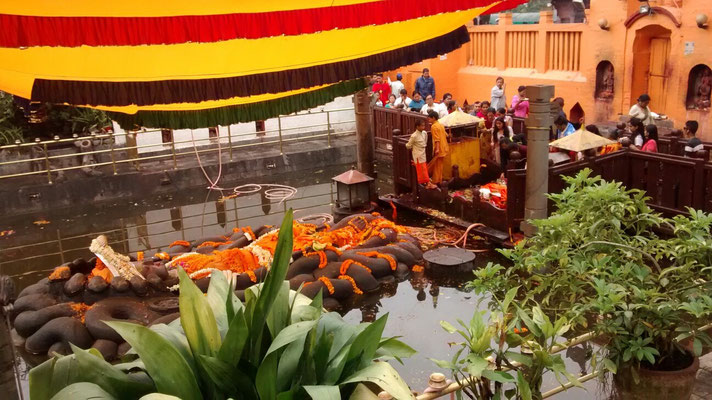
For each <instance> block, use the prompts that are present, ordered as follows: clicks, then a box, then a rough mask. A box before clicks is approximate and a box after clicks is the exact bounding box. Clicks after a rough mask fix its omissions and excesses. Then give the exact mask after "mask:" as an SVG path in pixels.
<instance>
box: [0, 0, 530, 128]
mask: <svg viewBox="0 0 712 400" xmlns="http://www.w3.org/2000/svg"><path fill="white" fill-rule="evenodd" d="M525 2H526V0H430V1H411V0H301V1H294V0H267V1H247V0H203V1H196V0H171V1H165V0H120V1H116V0H72V1H57V0H33V1H19V0H10V1H3V2H0V26H2V27H3V28H2V29H1V30H0V60H2V63H0V90H2V91H5V92H8V93H12V94H13V95H16V96H19V97H22V98H25V99H29V100H31V101H39V102H51V103H58V104H69V105H75V106H87V107H93V108H98V109H102V110H105V111H110V112H112V117H113V118H115V119H116V120H118V121H119V122H120V123H121V124H123V125H125V126H126V125H129V126H128V127H132V126H134V125H139V126H151V127H163V128H197V127H204V126H214V125H226V124H230V123H235V122H244V121H254V120H259V119H266V118H269V117H273V116H276V115H279V114H285V113H291V112H294V111H298V110H302V109H306V108H310V107H314V106H316V105H319V104H324V103H326V102H328V101H330V100H332V99H333V98H335V97H338V96H343V95H347V94H351V93H354V92H356V91H358V90H359V89H361V88H363V87H365V82H364V80H363V79H362V78H361V77H363V76H365V75H368V74H372V73H374V72H377V71H387V70H392V69H395V68H398V67H401V66H404V65H408V64H412V63H414V62H417V61H421V60H423V59H427V58H431V57H434V56H436V55H438V54H445V53H447V52H450V51H452V50H454V49H456V48H458V47H459V46H461V45H462V44H463V43H465V42H467V41H468V40H469V35H468V33H467V30H466V29H465V28H464V27H463V24H465V23H466V22H468V21H470V20H472V19H473V18H474V17H476V16H477V15H480V14H482V13H494V12H499V11H502V10H505V9H507V8H511V7H514V6H516V5H518V4H520V3H525Z"/></svg>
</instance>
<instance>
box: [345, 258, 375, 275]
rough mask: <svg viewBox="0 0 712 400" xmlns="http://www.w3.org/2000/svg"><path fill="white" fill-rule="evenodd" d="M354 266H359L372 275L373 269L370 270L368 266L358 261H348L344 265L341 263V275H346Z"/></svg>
mask: <svg viewBox="0 0 712 400" xmlns="http://www.w3.org/2000/svg"><path fill="white" fill-rule="evenodd" d="M352 265H358V266H359V267H361V268H363V269H365V270H366V271H368V273H369V274H370V273H371V268H368V267H367V266H365V265H363V264H361V263H360V262H358V261H354V260H346V261H344V262H343V263H341V268H340V269H339V273H340V274H341V275H346V271H348V270H349V267H351V266H352Z"/></svg>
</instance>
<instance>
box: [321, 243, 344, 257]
mask: <svg viewBox="0 0 712 400" xmlns="http://www.w3.org/2000/svg"><path fill="white" fill-rule="evenodd" d="M324 250H330V251H333V252H334V253H336V255H337V256H340V255H341V253H343V252H342V251H341V250H339V249H337V248H336V247H334V246H332V245H330V244H328V245H326V247H324Z"/></svg>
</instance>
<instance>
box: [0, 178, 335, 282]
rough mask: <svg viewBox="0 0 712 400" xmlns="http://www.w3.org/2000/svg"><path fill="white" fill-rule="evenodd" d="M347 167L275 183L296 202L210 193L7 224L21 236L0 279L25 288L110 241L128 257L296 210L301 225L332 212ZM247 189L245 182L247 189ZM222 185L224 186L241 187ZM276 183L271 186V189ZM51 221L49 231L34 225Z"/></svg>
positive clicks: (7, 241)
mask: <svg viewBox="0 0 712 400" xmlns="http://www.w3.org/2000/svg"><path fill="white" fill-rule="evenodd" d="M345 168H347V166H342V167H335V168H334V169H330V170H320V171H313V172H311V173H305V174H303V175H300V177H301V178H298V179H294V178H290V177H284V176H282V177H280V176H274V177H271V180H272V181H277V182H280V183H284V184H289V185H293V186H295V187H296V188H297V189H298V192H297V194H296V196H295V197H293V198H292V199H289V200H287V201H284V202H282V203H279V202H277V201H274V200H270V199H269V198H267V196H265V194H264V192H258V193H254V194H249V195H241V196H239V197H237V198H229V199H227V200H224V197H223V196H224V195H227V194H230V193H228V192H221V191H207V192H206V191H205V189H204V188H203V187H200V188H196V189H193V190H184V191H182V192H178V193H173V194H171V195H161V196H157V197H155V198H146V199H140V200H131V201H126V202H114V203H111V204H101V205H96V206H94V207H91V208H87V209H82V210H76V209H70V210H47V212H43V213H37V214H35V215H26V216H22V217H14V216H4V217H2V218H0V227H2V230H5V229H12V230H14V231H15V232H16V233H15V234H13V235H12V236H9V237H3V238H2V239H0V240H1V241H0V274H5V275H9V276H11V277H12V278H13V279H14V280H15V281H16V283H17V285H18V289H22V288H24V287H25V286H27V285H29V284H32V283H34V282H36V281H37V280H39V279H41V278H42V277H44V276H46V275H47V274H48V273H49V271H51V269H52V268H54V267H55V266H57V265H60V264H62V263H65V262H68V261H72V260H74V259H76V258H79V257H84V258H88V257H91V255H90V253H89V251H88V249H87V247H88V245H89V243H90V242H91V240H92V239H93V238H94V237H96V236H98V235H99V234H104V235H106V236H107V238H108V239H109V242H110V244H111V246H112V247H114V249H116V250H117V251H119V252H122V253H135V252H137V251H143V252H145V253H146V254H153V253H156V252H161V251H165V250H167V249H168V246H169V245H170V244H171V243H172V242H174V241H176V240H193V239H198V238H200V237H205V236H216V235H224V234H225V232H226V230H230V229H232V228H233V227H237V226H260V225H263V224H271V225H278V224H279V223H280V222H281V220H282V218H283V216H284V212H285V211H286V210H287V209H289V208H293V209H294V210H295V216H296V217H297V218H299V217H304V216H307V215H310V214H317V213H329V212H330V211H331V201H332V200H331V199H332V196H333V194H332V186H331V180H330V178H331V177H332V176H334V175H336V174H338V173H339V172H342V171H343V170H344V169H345ZM240 183H242V182H240ZM240 183H234V184H233V185H230V183H228V182H221V185H222V186H224V187H232V186H237V185H238V184H240ZM264 183H271V182H264ZM38 220H47V221H50V223H49V224H47V225H35V224H33V221H38Z"/></svg>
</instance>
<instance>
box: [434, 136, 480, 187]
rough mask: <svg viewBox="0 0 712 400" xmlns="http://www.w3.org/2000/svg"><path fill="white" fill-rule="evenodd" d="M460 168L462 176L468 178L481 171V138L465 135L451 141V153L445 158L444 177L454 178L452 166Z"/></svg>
mask: <svg viewBox="0 0 712 400" xmlns="http://www.w3.org/2000/svg"><path fill="white" fill-rule="evenodd" d="M453 165H457V166H458V167H459V168H460V178H462V179H467V178H469V177H470V176H472V174H476V173H479V172H480V165H481V163H480V139H477V138H471V137H465V138H462V139H461V140H460V141H459V142H457V143H450V154H448V156H447V157H445V159H444V160H443V178H444V179H450V178H452V166H453Z"/></svg>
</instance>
